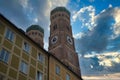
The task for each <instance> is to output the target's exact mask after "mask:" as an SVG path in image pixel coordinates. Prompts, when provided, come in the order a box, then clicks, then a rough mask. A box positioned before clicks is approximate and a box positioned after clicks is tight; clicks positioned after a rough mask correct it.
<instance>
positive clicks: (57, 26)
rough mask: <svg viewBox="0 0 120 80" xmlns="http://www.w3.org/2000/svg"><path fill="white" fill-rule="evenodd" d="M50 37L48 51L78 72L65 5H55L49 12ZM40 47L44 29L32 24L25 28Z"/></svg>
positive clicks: (76, 57) (77, 61)
mask: <svg viewBox="0 0 120 80" xmlns="http://www.w3.org/2000/svg"><path fill="white" fill-rule="evenodd" d="M50 21H51V24H50V37H49V48H48V52H50V53H51V54H53V55H54V56H55V57H57V58H58V59H59V60H60V61H61V62H63V63H64V64H65V65H66V66H68V68H70V69H71V70H72V71H74V72H75V73H76V74H78V75H81V74H80V67H79V60H78V55H77V54H76V52H75V45H74V38H73V34H72V27H71V25H70V12H69V11H68V10H67V9H66V8H65V7H57V8H55V9H53V10H52V11H51V14H50ZM26 34H27V35H28V36H29V37H31V38H32V39H33V40H34V41H35V42H36V43H38V44H39V45H40V46H41V47H43V46H44V44H43V37H44V30H43V29H42V28H41V27H40V26H38V25H32V26H30V27H29V28H28V29H27V30H26Z"/></svg>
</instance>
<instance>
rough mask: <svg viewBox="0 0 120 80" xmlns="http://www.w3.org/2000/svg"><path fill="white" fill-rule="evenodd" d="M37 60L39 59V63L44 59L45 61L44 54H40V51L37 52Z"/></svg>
mask: <svg viewBox="0 0 120 80" xmlns="http://www.w3.org/2000/svg"><path fill="white" fill-rule="evenodd" d="M38 60H39V61H40V62H41V63H44V61H45V57H44V55H43V54H41V53H39V54H38Z"/></svg>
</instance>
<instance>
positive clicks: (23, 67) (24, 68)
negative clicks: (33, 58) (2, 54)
mask: <svg viewBox="0 0 120 80" xmlns="http://www.w3.org/2000/svg"><path fill="white" fill-rule="evenodd" d="M20 71H21V72H23V73H25V74H27V72H28V64H27V63H26V62H24V61H21V64H20Z"/></svg>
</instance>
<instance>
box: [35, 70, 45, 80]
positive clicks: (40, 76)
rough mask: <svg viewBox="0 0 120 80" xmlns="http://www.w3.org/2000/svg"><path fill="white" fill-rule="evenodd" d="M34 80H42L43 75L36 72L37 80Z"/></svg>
mask: <svg viewBox="0 0 120 80" xmlns="http://www.w3.org/2000/svg"><path fill="white" fill-rule="evenodd" d="M36 80H43V73H41V72H40V71H37V78H36Z"/></svg>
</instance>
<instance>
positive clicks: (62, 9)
mask: <svg viewBox="0 0 120 80" xmlns="http://www.w3.org/2000/svg"><path fill="white" fill-rule="evenodd" d="M58 11H63V12H66V13H67V14H68V15H69V16H70V12H69V11H68V10H67V9H66V8H65V7H56V8H54V9H53V10H52V11H51V13H50V14H51V15H52V14H54V13H55V12H58Z"/></svg>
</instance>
